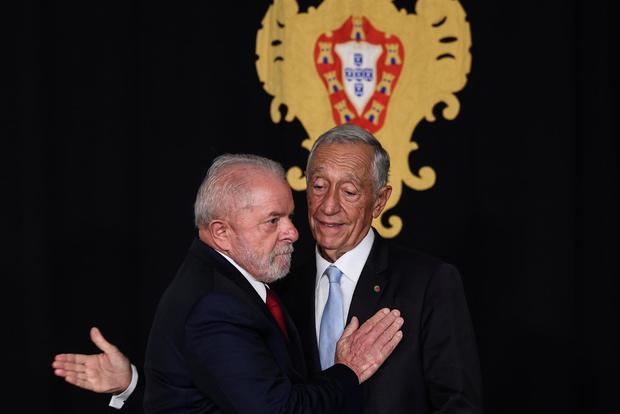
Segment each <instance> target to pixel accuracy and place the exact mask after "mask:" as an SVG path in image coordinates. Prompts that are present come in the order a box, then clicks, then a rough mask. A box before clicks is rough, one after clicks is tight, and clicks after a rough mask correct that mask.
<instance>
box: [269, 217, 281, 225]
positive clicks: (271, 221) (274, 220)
mask: <svg viewBox="0 0 620 414" xmlns="http://www.w3.org/2000/svg"><path fill="white" fill-rule="evenodd" d="M279 221H280V217H273V218H271V219H270V220H269V224H278V222H279Z"/></svg>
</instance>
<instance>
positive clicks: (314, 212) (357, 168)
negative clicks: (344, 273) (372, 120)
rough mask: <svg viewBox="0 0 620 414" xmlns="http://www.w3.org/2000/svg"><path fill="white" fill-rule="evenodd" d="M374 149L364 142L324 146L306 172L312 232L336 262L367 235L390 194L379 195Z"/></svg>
mask: <svg viewBox="0 0 620 414" xmlns="http://www.w3.org/2000/svg"><path fill="white" fill-rule="evenodd" d="M373 160H374V154H373V150H372V147H370V146H369V145H366V144H363V143H355V144H350V143H332V144H322V145H320V146H319V147H317V148H316V149H315V152H314V154H313V156H312V159H311V161H310V165H309V166H308V171H307V172H306V175H307V180H308V189H307V194H306V196H307V201H308V221H309V224H310V230H311V231H312V235H313V236H314V239H315V240H316V242H317V244H318V246H319V250H320V251H321V254H322V255H323V256H324V257H325V258H326V259H327V260H330V261H332V262H334V261H336V260H337V259H338V258H339V257H340V256H342V255H343V254H345V253H346V252H348V251H349V250H351V249H353V248H354V247H355V246H357V245H358V244H359V242H360V241H362V239H363V238H364V237H365V236H366V234H367V233H368V230H369V229H370V225H371V224H372V219H373V218H375V217H378V216H379V214H380V213H381V211H382V210H383V207H385V203H386V201H387V199H388V197H389V195H390V192H391V189H390V187H389V186H385V187H383V188H382V189H380V190H379V191H378V192H377V196H375V191H374V186H373Z"/></svg>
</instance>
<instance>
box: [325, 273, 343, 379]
mask: <svg viewBox="0 0 620 414" xmlns="http://www.w3.org/2000/svg"><path fill="white" fill-rule="evenodd" d="M324 275H327V277H328V278H329V294H328V296H327V303H326V304H325V308H324V309H323V316H322V317H321V329H320V331H319V354H320V356H321V368H322V369H327V368H329V367H331V366H332V365H334V355H335V354H336V342H338V339H340V336H341V335H342V331H344V317H343V315H342V291H341V290H340V278H341V277H342V272H341V271H340V269H338V268H337V267H336V266H329V267H328V268H327V270H325V273H324Z"/></svg>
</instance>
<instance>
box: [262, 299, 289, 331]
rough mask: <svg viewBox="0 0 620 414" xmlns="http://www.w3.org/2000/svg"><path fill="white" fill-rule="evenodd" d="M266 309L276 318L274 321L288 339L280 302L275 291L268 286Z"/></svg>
mask: <svg viewBox="0 0 620 414" xmlns="http://www.w3.org/2000/svg"><path fill="white" fill-rule="evenodd" d="M266 303H267V309H269V312H271V314H272V315H273V318H274V319H275V320H276V323H277V324H278V326H279V327H280V330H281V331H282V333H283V334H284V336H285V337H286V338H287V339H288V332H286V324H285V323H284V314H282V308H281V307H280V302H278V298H277V297H276V295H275V293H273V291H272V290H271V289H269V288H267V302H266Z"/></svg>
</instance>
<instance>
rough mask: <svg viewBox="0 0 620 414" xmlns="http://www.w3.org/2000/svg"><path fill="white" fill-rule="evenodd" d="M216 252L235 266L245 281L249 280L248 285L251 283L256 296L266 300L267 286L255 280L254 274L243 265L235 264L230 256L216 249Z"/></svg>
mask: <svg viewBox="0 0 620 414" xmlns="http://www.w3.org/2000/svg"><path fill="white" fill-rule="evenodd" d="M216 252H218V253H219V254H221V255H222V256H224V258H225V259H226V260H228V261H229V262H230V263H231V264H232V265H233V266H235V267H236V268H237V270H238V271H239V272H241V274H242V275H243V277H245V278H246V279H247V281H248V282H250V285H252V287H253V288H254V290H255V291H256V293H258V296H260V298H261V299H262V300H263V302H267V286H266V285H265V284H264V283H263V282H260V281H258V280H256V279H255V278H254V276H252V275H251V274H250V273H249V272H248V271H247V270H245V269H244V268H243V267H241V266H239V264H237V262H235V261H234V260H233V259H232V258H231V257H229V256H227V255H225V254H224V253H222V252H220V251H219V250H216Z"/></svg>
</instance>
